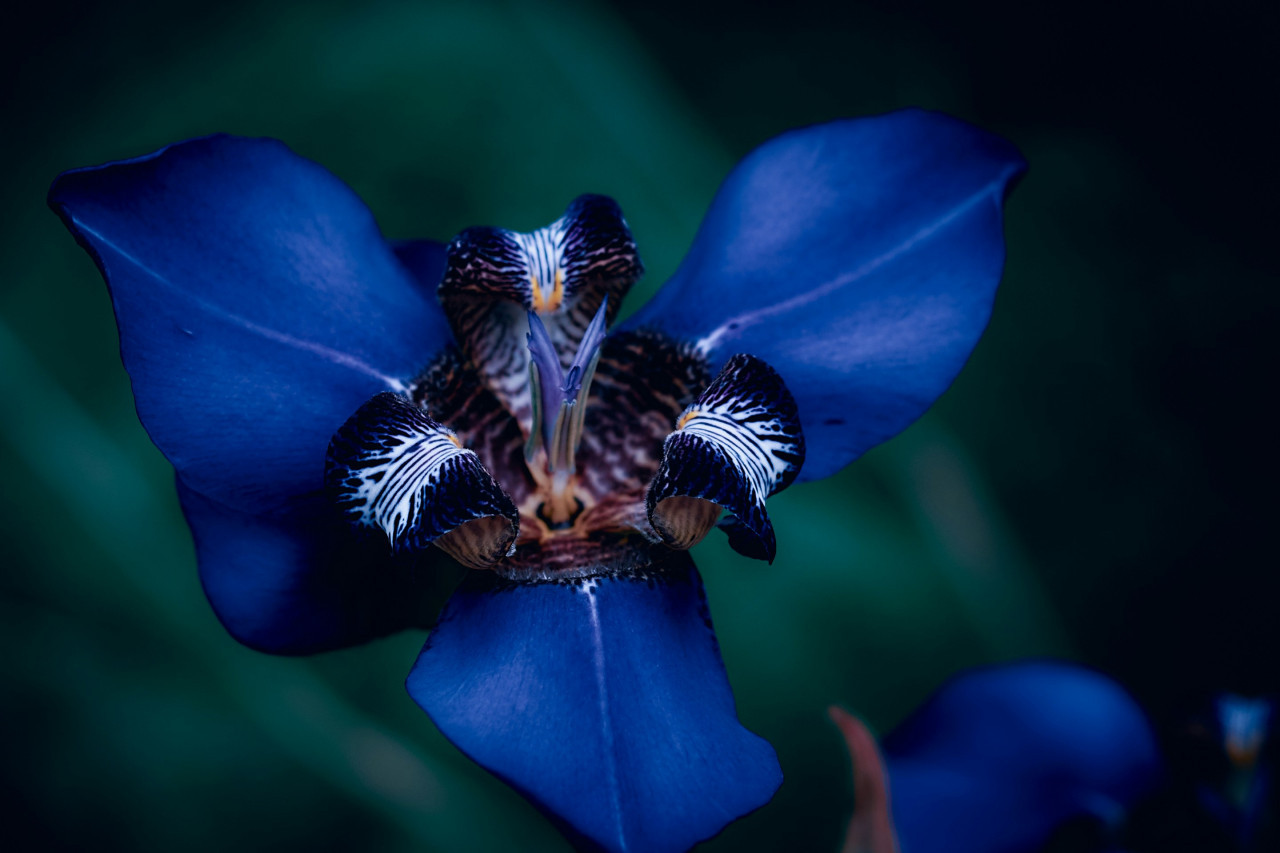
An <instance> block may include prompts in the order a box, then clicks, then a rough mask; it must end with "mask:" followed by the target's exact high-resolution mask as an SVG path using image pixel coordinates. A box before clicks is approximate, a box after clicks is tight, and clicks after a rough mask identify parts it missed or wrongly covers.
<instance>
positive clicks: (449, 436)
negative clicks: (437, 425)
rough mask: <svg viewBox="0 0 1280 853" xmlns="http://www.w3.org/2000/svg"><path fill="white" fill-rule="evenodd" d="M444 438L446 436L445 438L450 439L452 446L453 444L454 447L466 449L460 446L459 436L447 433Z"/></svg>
mask: <svg viewBox="0 0 1280 853" xmlns="http://www.w3.org/2000/svg"><path fill="white" fill-rule="evenodd" d="M445 438H447V439H449V440H450V441H452V442H453V446H454V447H456V448H458V449H459V450H466V448H465V447H463V446H462V441H461V439H459V438H458V437H457V436H456V435H454V434H453V433H447V434H446V435H445Z"/></svg>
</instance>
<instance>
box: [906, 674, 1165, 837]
mask: <svg viewBox="0 0 1280 853" xmlns="http://www.w3.org/2000/svg"><path fill="white" fill-rule="evenodd" d="M883 747H884V755H885V759H886V763H887V764H888V765H889V781H890V785H889V795H890V801H891V804H892V808H893V816H894V824H895V825H896V827H897V829H898V835H899V840H900V842H901V845H902V851H903V853H932V852H933V851H944V850H945V851H948V853H970V851H972V853H1006V851H1007V853H1015V851H1018V853H1020V851H1025V850H1035V849H1039V847H1040V846H1041V845H1043V844H1044V843H1045V842H1046V841H1047V840H1048V838H1049V837H1050V835H1051V834H1052V832H1053V830H1054V828H1055V827H1056V826H1058V825H1059V824H1061V823H1062V822H1063V821H1065V820H1068V819H1070V818H1072V817H1076V816H1079V815H1086V814H1092V815H1095V816H1097V817H1099V818H1101V819H1103V820H1106V821H1111V820H1114V819H1116V818H1118V817H1119V816H1120V815H1121V814H1122V813H1123V810H1124V809H1125V808H1126V807H1127V806H1130V805H1132V804H1133V802H1134V801H1135V800H1137V799H1138V798H1139V797H1140V796H1142V795H1143V794H1145V793H1147V792H1148V791H1149V790H1150V789H1151V788H1152V787H1153V786H1154V784H1155V782H1156V780H1157V778H1158V775H1159V772H1160V767H1159V759H1158V754H1157V750H1156V741H1155V735H1154V733H1153V731H1152V729H1151V726H1150V724H1149V723H1148V721H1147V719H1146V717H1145V715H1144V714H1143V713H1142V710H1141V709H1140V708H1139V707H1138V705H1137V703H1135V702H1134V700H1133V699H1132V698H1131V697H1130V696H1129V695H1128V694H1127V693H1126V692H1125V691H1124V690H1123V689H1122V688H1121V687H1120V686H1119V685H1117V684H1116V683H1114V682H1112V681H1111V680H1109V679H1107V678H1105V677H1103V676H1101V675H1099V674H1097V673H1095V672H1091V671H1089V670H1086V669H1083V668H1081V667H1076V666H1071V665H1067V664H1058V663H1051V662H1037V663H1026V664H1017V665H1013V666H1005V667H994V668H991V669H984V670H979V671H977V672H974V673H971V674H967V675H964V676H962V677H959V678H957V679H955V680H953V681H952V682H950V683H949V684H947V685H946V686H944V687H943V688H942V689H941V690H940V691H938V693H937V694H935V695H934V697H933V698H932V699H930V700H929V702H927V703H926V704H925V705H924V706H923V707H922V708H921V709H920V710H919V711H917V712H916V713H915V714H913V715H912V716H911V718H910V719H908V720H907V721H906V722H905V723H904V724H903V725H902V726H901V727H900V728H899V729H897V730H896V731H895V732H893V733H892V734H891V735H889V737H887V738H885V740H884V744H883Z"/></svg>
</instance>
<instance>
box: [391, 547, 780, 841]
mask: <svg viewBox="0 0 1280 853" xmlns="http://www.w3.org/2000/svg"><path fill="white" fill-rule="evenodd" d="M672 559H673V560H674V566H673V568H672V570H671V571H669V572H668V573H665V574H663V575H660V576H655V577H652V578H647V579H645V578H640V579H637V578H595V579H592V580H588V581H581V580H580V581H573V582H565V583H543V584H536V585H535V584H513V583H510V582H504V581H502V580H500V579H498V578H495V577H494V576H492V575H485V574H483V573H479V572H472V573H471V575H470V577H469V578H468V579H467V580H466V581H464V584H463V586H462V587H461V588H460V589H459V590H458V591H457V592H456V593H454V596H453V598H452V599H451V600H450V602H449V604H448V606H447V607H446V609H445V612H444V614H443V616H442V617H441V621H440V624H439V626H438V627H437V628H436V629H435V631H434V632H433V633H432V634H431V637H430V638H429V640H428V642H427V645H426V646H425V647H424V648H423V651H422V655H421V657H419V658H418V662H417V664H416V665H415V666H414V668H413V672H411V673H410V675H409V680H408V684H407V687H408V689H409V693H410V695H412V696H413V698H414V700H415V701H417V702H418V704H419V705H421V706H422V707H423V709H424V710H426V712H427V713H428V714H430V715H431V718H432V719H433V720H434V721H435V723H436V725H437V726H439V727H440V730H441V731H442V732H444V734H445V736H446V737H448V738H449V739H450V740H451V741H453V743H454V744H456V745H457V746H458V748H459V749H461V750H462V751H463V752H465V753H466V754H467V755H469V756H470V757H471V758H472V759H474V760H475V761H476V762H478V763H479V764H481V765H482V766H484V767H485V768H487V769H488V770H490V771H491V772H493V773H495V774H496V775H497V776H499V777H500V778H502V779H503V780H504V781H506V782H507V783H509V784H511V785H512V786H514V787H515V788H516V789H517V790H519V791H520V792H521V793H522V794H524V795H525V796H526V797H528V798H529V799H530V800H532V801H533V802H534V803H535V804H536V805H537V806H538V807H539V808H541V809H543V810H544V811H546V812H547V813H548V814H549V815H550V816H552V818H553V819H555V820H557V821H558V822H559V823H560V824H561V825H562V826H563V827H564V828H565V829H566V832H568V833H569V834H570V835H571V836H575V837H577V838H578V839H579V840H580V841H583V842H584V843H585V844H587V845H590V846H598V847H600V848H603V849H605V850H615V851H622V850H629V851H633V853H637V851H664V850H671V851H677V850H685V849H687V848H688V847H690V846H692V845H693V844H694V843H696V842H698V841H701V840H702V839H705V838H709V837H711V836H712V835H715V834H716V833H717V832H719V831H720V830H721V829H722V828H723V827H724V826H725V825H727V824H728V823H729V822H730V821H732V820H734V819H736V818H738V817H740V816H741V815H743V814H746V813H747V812H749V811H752V810H753V809H756V808H758V807H759V806H762V805H764V804H765V803H766V802H768V801H769V799H770V797H772V796H773V793H774V791H775V790H777V787H778V785H779V784H780V783H781V782H782V775H781V771H780V769H779V767H778V760H777V757H776V756H775V754H774V752H773V748H772V747H770V746H769V744H768V743H766V742H765V741H763V740H761V739H760V738H759V737H757V736H755V735H754V734H752V733H750V732H748V731H747V730H746V729H744V728H743V727H742V725H741V724H740V723H739V722H738V717H737V712H736V710H735V708H734V702H733V694H732V693H731V692H730V690H729V684H728V681H727V680H726V678H725V674H724V666H723V663H722V662H721V660H720V651H719V647H718V646H717V644H716V640H715V635H714V634H713V633H712V629H711V622H710V618H709V616H708V614H707V609H706V601H705V597H704V593H703V589H702V582H701V579H700V578H699V577H698V573H697V570H696V569H694V568H693V564H692V562H691V561H689V560H688V557H687V555H685V554H683V552H680V553H678V554H676V555H675V556H674V557H673V558H672Z"/></svg>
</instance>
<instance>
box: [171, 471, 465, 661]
mask: <svg viewBox="0 0 1280 853" xmlns="http://www.w3.org/2000/svg"><path fill="white" fill-rule="evenodd" d="M178 498H179V500H180V502H181V504H182V511H183V512H184V513H185V514H186V516H187V522H188V523H189V524H190V525H191V532H192V534H193V536H194V538H195V543H196V559H197V562H198V564H199V568H200V582H201V584H202V585H203V586H204V591H205V594H206V595H207V596H208V598H209V602H210V604H212V605H213V609H214V612H215V613H216V614H217V615H218V619H219V620H220V621H221V622H222V624H223V626H225V627H226V629H227V631H228V632H229V633H230V634H231V635H232V636H233V637H235V638H236V639H237V640H239V641H240V642H242V643H244V644H245V645H247V646H251V647H252V648H255V649H259V650H261V651H264V652H271V653H274V654H310V653H312V652H319V651H326V650H328V649H334V648H340V647H343V646H349V645H353V644H355V643H360V642H364V641H366V640H370V639H373V638H374V637H379V636H382V635H384V634H389V633H392V632H395V631H399V630H401V629H403V628H408V627H411V626H414V625H424V624H427V623H428V622H429V620H430V618H431V616H432V615H433V614H431V613H429V612H428V613H423V612H421V610H422V608H423V607H424V606H426V601H427V600H428V598H429V596H428V595H427V594H426V593H427V588H426V587H427V585H428V584H429V583H430V573H429V572H430V569H429V567H428V566H426V565H423V564H422V561H424V560H426V559H427V558H428V556H430V557H435V555H436V553H437V552H435V551H434V550H432V551H429V552H427V556H423V557H419V558H414V557H411V556H401V557H396V558H393V557H392V556H391V554H390V552H389V549H388V547H387V543H386V541H385V539H381V540H380V539H377V538H376V537H361V536H359V535H357V534H356V533H355V531H353V530H352V529H351V527H350V525H348V524H347V523H346V522H345V521H344V520H342V519H341V518H339V517H337V511H336V510H335V509H334V508H333V507H332V506H331V505H330V502H329V500H328V498H327V497H324V496H323V495H317V496H313V497H309V498H306V499H303V500H299V501H297V502H296V503H295V504H294V505H292V506H291V507H290V508H289V509H288V510H287V511H284V512H281V513H277V514H274V515H270V516H265V515H250V514H247V513H242V512H237V511H235V510H232V509H229V508H227V507H226V506H223V505H222V504H219V503H218V502H216V501H214V500H212V499H210V498H207V497H205V496H204V495H202V494H201V493H199V492H196V491H194V490H192V489H191V488H189V487H188V486H187V485H186V484H184V483H183V482H182V480H178ZM437 559H441V560H443V559H446V558H444V557H443V556H440V557H438V558H437ZM437 600H438V599H437Z"/></svg>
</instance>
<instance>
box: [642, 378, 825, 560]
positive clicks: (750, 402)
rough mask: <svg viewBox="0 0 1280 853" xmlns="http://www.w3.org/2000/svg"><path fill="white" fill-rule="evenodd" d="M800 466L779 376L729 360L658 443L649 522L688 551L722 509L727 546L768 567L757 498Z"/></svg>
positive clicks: (767, 541) (768, 543) (764, 519)
mask: <svg viewBox="0 0 1280 853" xmlns="http://www.w3.org/2000/svg"><path fill="white" fill-rule="evenodd" d="M802 464H804V435H803V434H802V433H801V431H800V417H799V414H798V413H797V411H796V403H795V399H794V398H793V397H792V396H791V392H790V391H788V390H787V387H786V385H785V384H783V382H782V377H780V376H779V375H778V374H777V372H776V371H775V370H774V369H773V368H772V367H770V366H769V365H768V364H766V363H765V362H763V361H761V360H760V359H758V358H756V357H755V356H751V355H745V354H739V355H735V356H733V357H732V358H730V359H729V360H728V361H727V362H726V363H725V366H724V367H723V368H722V369H721V371H720V373H719V374H718V375H717V376H716V378H715V379H714V380H713V381H712V382H711V384H710V385H709V386H708V387H707V389H706V390H705V391H704V392H703V393H702V394H701V395H700V396H699V397H698V399H697V400H695V401H694V402H693V404H692V405H690V406H689V407H688V408H686V409H685V410H684V413H683V414H681V416H680V418H679V420H678V421H677V422H676V430H675V432H672V433H671V434H670V435H668V436H667V439H666V441H665V442H664V443H663V448H662V464H661V465H660V466H659V468H658V473H657V474H656V475H655V477H654V478H653V482H652V483H651V484H650V486H649V491H648V494H647V496H646V500H645V504H646V508H647V510H648V514H649V522H650V524H652V525H653V527H654V529H655V530H656V531H657V532H658V535H660V536H661V537H662V539H663V541H664V542H665V543H666V544H667V545H669V546H671V547H673V548H688V547H691V546H692V545H694V544H696V543H697V542H698V541H700V540H701V539H702V537H703V536H705V535H706V534H707V532H708V531H710V529H711V528H712V527H713V526H714V525H715V523H716V518H717V517H718V516H719V514H720V510H721V509H726V510H728V511H729V512H730V513H732V514H733V517H734V520H733V521H732V522H730V526H731V530H730V544H731V545H733V546H734V548H735V549H736V550H738V551H739V552H741V553H744V554H746V555H747V556H752V557H757V558H760V559H766V560H768V561H770V562H772V561H773V557H774V554H775V551H776V542H775V538H774V533H773V525H772V524H771V523H770V522H769V515H768V513H767V512H766V511H765V498H767V497H769V496H770V495H772V494H774V493H775V492H778V491H781V490H782V489H784V488H786V487H787V486H788V485H790V484H791V482H792V481H794V480H795V478H796V476H797V475H798V474H799V473H800V466H801V465H802Z"/></svg>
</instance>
